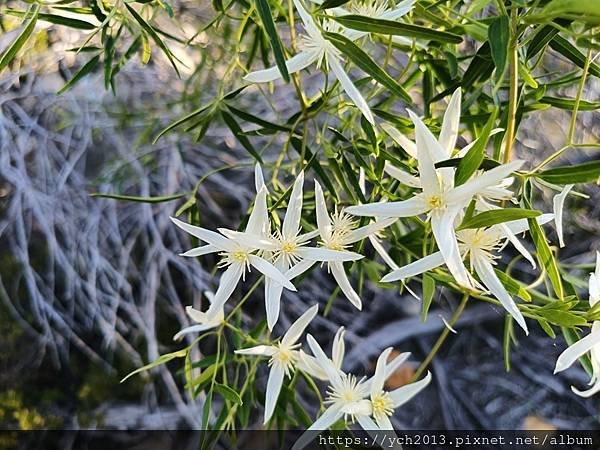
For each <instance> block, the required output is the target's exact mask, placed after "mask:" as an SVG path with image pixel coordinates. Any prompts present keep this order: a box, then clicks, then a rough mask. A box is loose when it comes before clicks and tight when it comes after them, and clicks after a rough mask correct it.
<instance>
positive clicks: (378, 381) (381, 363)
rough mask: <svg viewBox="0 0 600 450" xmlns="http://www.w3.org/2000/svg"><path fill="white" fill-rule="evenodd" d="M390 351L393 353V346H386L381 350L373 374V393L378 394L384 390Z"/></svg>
mask: <svg viewBox="0 0 600 450" xmlns="http://www.w3.org/2000/svg"><path fill="white" fill-rule="evenodd" d="M390 353H392V347H388V348H386V349H385V350H384V351H382V352H381V354H380V355H379V358H377V364H376V365H375V374H373V380H372V381H371V395H376V394H379V393H380V392H382V391H383V385H384V383H385V374H386V371H385V368H386V366H387V360H388V358H389V356H390Z"/></svg>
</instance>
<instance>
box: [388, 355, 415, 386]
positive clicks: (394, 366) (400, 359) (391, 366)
mask: <svg viewBox="0 0 600 450" xmlns="http://www.w3.org/2000/svg"><path fill="white" fill-rule="evenodd" d="M409 357H410V352H404V353H400V354H399V355H398V356H396V357H395V358H394V359H393V360H392V361H390V362H389V363H387V365H386V366H385V379H386V380H387V379H388V378H389V377H390V376H392V374H393V373H394V372H395V371H396V370H398V369H399V368H400V366H401V365H402V364H404V363H405V362H406V360H407V359H408V358H409Z"/></svg>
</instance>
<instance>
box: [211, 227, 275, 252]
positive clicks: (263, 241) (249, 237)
mask: <svg viewBox="0 0 600 450" xmlns="http://www.w3.org/2000/svg"><path fill="white" fill-rule="evenodd" d="M219 232H221V233H222V234H223V235H224V236H227V237H228V238H229V239H230V240H232V241H236V242H237V243H239V244H240V245H242V246H243V247H248V248H252V249H260V250H266V251H270V252H272V251H275V250H277V249H278V246H277V244H276V243H275V242H273V241H272V240H270V239H268V238H266V237H264V235H261V234H254V233H247V232H244V231H235V230H229V229H227V228H219Z"/></svg>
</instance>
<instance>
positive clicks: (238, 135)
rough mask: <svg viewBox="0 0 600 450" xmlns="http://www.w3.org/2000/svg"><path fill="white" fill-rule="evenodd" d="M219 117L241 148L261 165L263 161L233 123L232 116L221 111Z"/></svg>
mask: <svg viewBox="0 0 600 450" xmlns="http://www.w3.org/2000/svg"><path fill="white" fill-rule="evenodd" d="M221 117H223V120H224V121H225V124H226V125H227V127H228V128H229V129H230V130H231V132H232V133H233V135H234V136H235V137H236V138H237V140H238V141H239V142H240V144H242V146H243V147H244V148H245V149H246V150H247V151H248V153H250V154H251V155H252V156H253V157H254V159H255V160H256V161H258V162H259V163H261V164H262V162H263V160H262V158H261V157H260V155H259V154H258V152H257V151H256V149H255V148H254V146H253V145H252V143H251V142H250V140H249V139H248V138H247V137H246V135H245V134H244V132H243V131H242V129H241V128H240V126H239V125H238V123H237V122H236V121H235V119H234V118H233V116H232V115H231V114H229V113H228V112H226V111H223V110H222V111H221Z"/></svg>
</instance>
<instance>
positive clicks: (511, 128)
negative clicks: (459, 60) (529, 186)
mask: <svg viewBox="0 0 600 450" xmlns="http://www.w3.org/2000/svg"><path fill="white" fill-rule="evenodd" d="M511 22H512V23H511V39H510V45H509V48H508V52H509V55H508V57H509V58H510V61H509V66H510V68H509V78H510V88H509V99H508V120H507V126H506V135H505V141H504V157H503V162H504V163H505V164H506V163H507V162H509V161H510V157H511V153H512V148H513V142H514V140H515V128H516V119H517V118H516V116H517V103H518V101H519V93H518V89H519V55H518V52H517V44H518V43H517V34H516V33H517V31H516V28H517V27H516V10H515V9H514V8H513V10H512V11H511Z"/></svg>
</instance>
